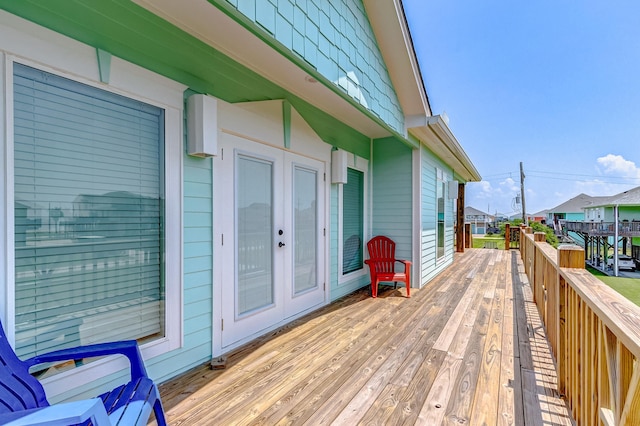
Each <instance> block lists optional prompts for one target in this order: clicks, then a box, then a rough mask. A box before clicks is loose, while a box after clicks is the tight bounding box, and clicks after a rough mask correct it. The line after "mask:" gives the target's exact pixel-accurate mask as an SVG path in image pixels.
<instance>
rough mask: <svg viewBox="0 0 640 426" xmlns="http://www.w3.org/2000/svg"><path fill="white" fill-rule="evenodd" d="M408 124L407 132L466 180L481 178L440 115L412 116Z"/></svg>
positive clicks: (472, 180)
mask: <svg viewBox="0 0 640 426" xmlns="http://www.w3.org/2000/svg"><path fill="white" fill-rule="evenodd" d="M412 121H413V122H412V123H411V125H410V126H409V133H411V134H413V135H414V136H415V137H417V138H418V139H420V140H421V141H422V143H423V144H424V145H425V146H426V147H427V148H429V149H430V150H431V151H432V152H433V153H434V154H436V155H437V156H438V157H440V158H441V159H442V160H443V161H444V162H445V163H447V164H448V165H449V166H451V167H452V168H453V171H454V172H455V173H456V174H458V175H460V176H461V177H462V178H463V179H465V180H466V181H468V182H479V181H481V180H482V177H481V176H480V173H478V170H476V168H475V166H474V165H473V163H472V162H471V160H470V159H469V157H468V156H467V153H466V152H464V150H463V149H462V146H460V143H459V142H458V140H457V139H456V137H455V136H454V134H453V133H452V132H451V130H450V129H449V126H448V125H447V123H446V121H445V119H444V118H443V117H441V116H440V115H434V116H432V117H422V118H419V119H418V118H414V119H413V120H412Z"/></svg>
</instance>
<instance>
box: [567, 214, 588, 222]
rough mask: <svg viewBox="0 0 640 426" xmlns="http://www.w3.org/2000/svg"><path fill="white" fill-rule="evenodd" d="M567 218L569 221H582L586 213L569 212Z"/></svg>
mask: <svg viewBox="0 0 640 426" xmlns="http://www.w3.org/2000/svg"><path fill="white" fill-rule="evenodd" d="M566 220H567V221H569V222H582V221H583V220H584V213H567V214H566Z"/></svg>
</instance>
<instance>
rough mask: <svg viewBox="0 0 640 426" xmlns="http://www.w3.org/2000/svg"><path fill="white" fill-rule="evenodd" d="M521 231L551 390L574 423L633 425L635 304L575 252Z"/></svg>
mask: <svg viewBox="0 0 640 426" xmlns="http://www.w3.org/2000/svg"><path fill="white" fill-rule="evenodd" d="M527 231H528V232H527ZM521 232H522V234H521V238H520V240H521V244H520V252H521V255H522V260H523V262H524V266H525V271H526V274H527V276H528V278H529V282H530V284H531V286H532V290H533V294H534V301H535V303H536V305H537V307H538V310H539V312H540V316H541V318H542V320H543V321H544V325H545V328H546V331H547V336H548V339H549V343H550V346H551V349H552V352H553V355H554V357H555V360H556V366H557V369H558V390H559V392H560V393H561V394H562V395H563V396H564V397H565V399H566V400H567V402H568V405H569V408H570V409H571V413H572V415H573V418H574V419H575V421H576V424H577V425H600V424H603V425H607V426H609V425H611V426H613V425H640V307H638V306H636V305H635V304H633V303H631V302H630V301H629V300H628V299H626V298H624V297H622V296H621V295H620V294H619V293H617V292H615V291H614V290H612V289H611V288H610V287H608V286H607V285H606V284H604V283H603V282H602V281H600V280H598V279H597V278H595V277H594V276H593V275H591V274H590V273H589V272H587V271H586V270H585V269H584V250H583V249H582V248H581V247H578V246H560V247H559V248H558V250H556V249H554V248H553V247H552V246H550V245H549V244H547V243H546V242H543V241H544V233H536V234H531V231H530V228H528V229H522V230H521ZM540 234H542V235H540ZM537 240H542V241H537Z"/></svg>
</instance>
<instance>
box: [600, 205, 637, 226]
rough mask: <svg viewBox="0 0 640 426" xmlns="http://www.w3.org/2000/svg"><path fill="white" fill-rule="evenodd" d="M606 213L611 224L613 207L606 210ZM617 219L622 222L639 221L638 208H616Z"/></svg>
mask: <svg viewBox="0 0 640 426" xmlns="http://www.w3.org/2000/svg"><path fill="white" fill-rule="evenodd" d="M606 211H607V213H609V212H611V213H609V214H610V215H611V221H612V222H613V207H611V208H607V210H606ZM618 218H619V219H620V220H621V221H622V220H629V221H631V220H640V206H639V207H635V206H620V207H619V208H618Z"/></svg>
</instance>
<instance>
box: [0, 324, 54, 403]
mask: <svg viewBox="0 0 640 426" xmlns="http://www.w3.org/2000/svg"><path fill="white" fill-rule="evenodd" d="M48 405H49V403H48V402H47V396H46V395H45V393H44V389H43V388H42V385H41V384H40V382H39V381H38V380H37V379H36V378H35V377H33V376H32V375H31V374H29V369H28V367H27V366H26V365H25V364H24V363H23V362H22V361H20V359H19V358H18V357H17V356H16V354H15V352H14V351H13V348H12V347H11V345H10V344H9V341H8V340H7V335H6V334H5V332H4V328H3V327H2V324H0V413H3V414H4V413H13V412H17V411H22V410H28V409H30V408H38V407H47V406H48Z"/></svg>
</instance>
